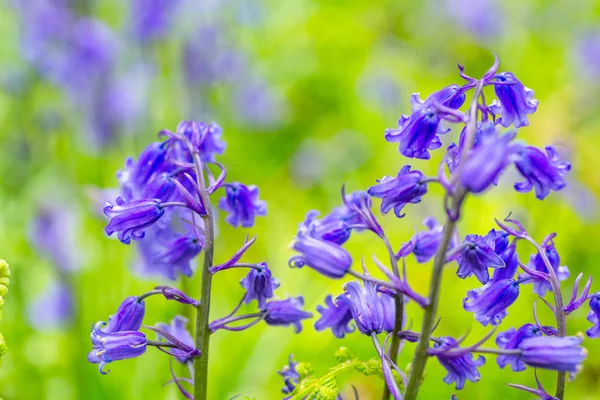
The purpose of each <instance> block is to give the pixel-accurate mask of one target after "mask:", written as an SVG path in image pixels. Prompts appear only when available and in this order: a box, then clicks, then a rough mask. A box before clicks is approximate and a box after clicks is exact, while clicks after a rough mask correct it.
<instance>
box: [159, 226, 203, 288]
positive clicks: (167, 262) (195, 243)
mask: <svg viewBox="0 0 600 400" xmlns="http://www.w3.org/2000/svg"><path fill="white" fill-rule="evenodd" d="M203 246H204V243H202V242H201V241H200V240H199V239H198V238H197V237H196V236H195V235H193V236H181V237H175V239H174V240H172V241H170V242H168V243H166V244H165V247H164V249H163V250H162V251H160V252H157V253H155V255H154V263H156V264H161V265H164V266H165V270H166V271H167V272H168V274H169V278H170V279H172V280H174V279H175V278H176V277H177V275H176V273H177V272H179V273H181V274H183V275H185V276H188V277H190V276H192V268H191V266H190V263H191V261H192V260H193V259H194V258H195V257H196V256H197V255H198V254H200V252H201V251H202V247H203Z"/></svg>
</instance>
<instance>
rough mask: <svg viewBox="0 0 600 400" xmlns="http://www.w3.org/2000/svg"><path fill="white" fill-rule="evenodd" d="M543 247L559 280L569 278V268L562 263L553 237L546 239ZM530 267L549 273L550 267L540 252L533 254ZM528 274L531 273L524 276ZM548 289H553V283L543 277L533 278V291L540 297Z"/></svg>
mask: <svg viewBox="0 0 600 400" xmlns="http://www.w3.org/2000/svg"><path fill="white" fill-rule="evenodd" d="M542 249H543V250H544V252H545V253H546V257H548V261H550V265H551V266H552V268H553V269H554V272H555V273H556V276H557V277H558V280H559V281H564V280H565V279H567V278H569V275H570V272H569V268H567V266H566V265H560V256H559V255H558V251H556V247H554V242H553V241H552V239H550V240H546V241H544V243H542ZM528 267H529V268H530V269H532V270H534V271H538V272H542V273H545V274H547V273H548V268H546V264H545V263H544V260H543V259H542V256H540V254H539V253H536V254H535V255H532V256H531V258H530V261H529V264H528ZM528 275H529V274H525V275H524V276H528ZM548 290H549V291H552V285H551V284H550V282H548V280H546V279H541V278H535V279H534V280H533V291H534V292H535V293H536V294H538V295H539V296H540V297H544V295H545V294H546V292H547V291H548Z"/></svg>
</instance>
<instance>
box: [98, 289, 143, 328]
mask: <svg viewBox="0 0 600 400" xmlns="http://www.w3.org/2000/svg"><path fill="white" fill-rule="evenodd" d="M145 313H146V303H144V302H143V301H139V299H138V298H137V297H136V296H130V297H127V298H126V299H125V300H123V302H122V303H121V305H120V306H119V308H118V309H117V312H116V314H114V315H111V316H110V317H109V318H108V324H105V323H104V322H102V323H101V325H99V326H100V327H102V326H104V325H106V326H104V327H103V328H102V331H103V332H106V333H114V332H120V331H137V330H139V329H140V327H141V326H142V322H143V321H144V315H145Z"/></svg>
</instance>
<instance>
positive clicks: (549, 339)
mask: <svg viewBox="0 0 600 400" xmlns="http://www.w3.org/2000/svg"><path fill="white" fill-rule="evenodd" d="M582 341H583V338H582V337H581V336H566V337H559V336H536V337H532V338H528V339H524V340H523V341H522V342H521V344H520V345H519V347H518V348H519V349H520V350H522V351H523V353H522V360H523V362H524V363H525V364H527V365H529V366H532V367H536V368H543V369H551V370H555V371H563V372H571V373H577V372H579V371H580V370H581V363H582V362H583V360H585V358H586V357H587V350H586V349H584V348H583V347H581V342H582Z"/></svg>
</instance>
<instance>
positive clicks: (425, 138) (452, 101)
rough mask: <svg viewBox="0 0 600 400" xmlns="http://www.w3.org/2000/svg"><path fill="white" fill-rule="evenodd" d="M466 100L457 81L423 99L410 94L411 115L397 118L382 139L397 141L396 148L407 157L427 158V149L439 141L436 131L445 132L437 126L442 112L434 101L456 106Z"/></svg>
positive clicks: (433, 146) (432, 147) (440, 143)
mask: <svg viewBox="0 0 600 400" xmlns="http://www.w3.org/2000/svg"><path fill="white" fill-rule="evenodd" d="M464 101H465V95H464V93H462V92H461V91H460V87H459V86H458V85H450V86H447V87H445V88H443V89H442V90H440V91H439V92H435V93H432V94H431V95H429V96H428V97H427V99H426V100H425V101H422V100H420V99H419V96H418V94H414V95H413V96H412V98H411V104H412V106H413V108H412V111H413V113H412V115H410V116H408V115H402V116H401V117H400V119H399V120H398V129H387V130H386V132H385V140H387V141H388V142H400V145H399V151H400V153H401V154H403V155H404V156H406V157H409V158H413V157H414V158H421V159H426V160H427V159H429V157H430V155H429V150H435V149H437V148H439V147H440V146H441V145H442V142H441V141H440V138H439V136H438V134H442V133H446V132H447V130H443V129H442V128H441V127H440V122H441V121H442V118H443V114H442V113H440V112H439V111H438V109H437V108H436V107H435V103H439V104H441V105H442V106H446V107H449V108H453V109H457V108H459V107H460V106H462V104H463V103H464Z"/></svg>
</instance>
